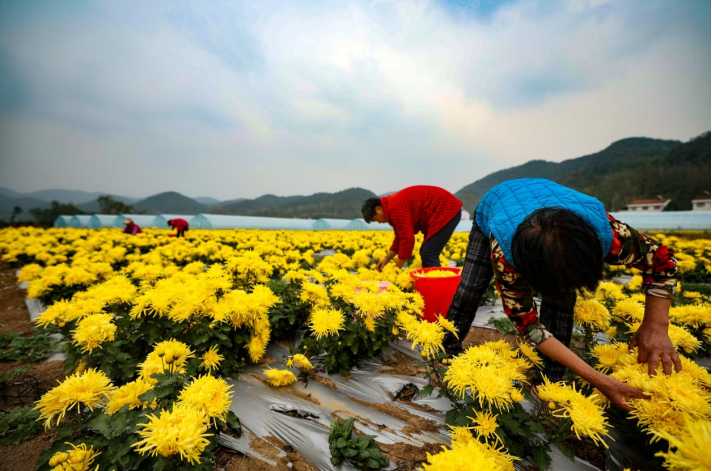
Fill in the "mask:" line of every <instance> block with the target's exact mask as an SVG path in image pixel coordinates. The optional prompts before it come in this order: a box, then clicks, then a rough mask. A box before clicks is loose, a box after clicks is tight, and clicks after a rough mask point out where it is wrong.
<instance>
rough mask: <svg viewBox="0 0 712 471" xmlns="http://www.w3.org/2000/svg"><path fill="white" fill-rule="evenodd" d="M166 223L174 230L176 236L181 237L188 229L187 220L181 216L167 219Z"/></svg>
mask: <svg viewBox="0 0 712 471" xmlns="http://www.w3.org/2000/svg"><path fill="white" fill-rule="evenodd" d="M168 225H169V226H170V227H172V228H173V229H175V230H176V237H183V236H184V235H185V231H187V230H188V221H186V220H185V219H183V218H174V219H169V220H168Z"/></svg>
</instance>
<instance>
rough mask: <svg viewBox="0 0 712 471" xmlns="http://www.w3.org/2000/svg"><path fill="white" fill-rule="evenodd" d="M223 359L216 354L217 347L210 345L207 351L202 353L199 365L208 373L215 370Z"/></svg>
mask: <svg viewBox="0 0 712 471" xmlns="http://www.w3.org/2000/svg"><path fill="white" fill-rule="evenodd" d="M223 359H224V358H223V356H222V355H221V354H220V353H219V352H218V347H216V346H215V345H212V346H211V347H210V348H209V349H208V351H206V352H205V353H203V357H202V360H203V361H202V362H201V363H200V367H201V368H203V369H204V370H208V371H213V370H217V369H218V368H219V367H220V363H221V362H222V361H223Z"/></svg>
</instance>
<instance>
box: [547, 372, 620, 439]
mask: <svg viewBox="0 0 712 471" xmlns="http://www.w3.org/2000/svg"><path fill="white" fill-rule="evenodd" d="M537 394H538V395H539V398H540V399H541V400H542V401H545V402H551V403H554V404H555V406H554V409H553V410H552V415H554V416H555V417H561V418H569V419H571V430H572V431H573V432H574V433H575V434H576V436H577V437H578V438H579V439H580V438H581V437H582V436H584V437H588V438H590V439H592V440H593V441H594V442H596V443H600V444H601V445H603V446H605V447H608V445H607V444H606V442H605V440H604V437H607V436H608V429H609V427H610V426H609V424H608V422H607V420H606V416H605V413H604V410H603V406H602V403H603V400H602V399H601V397H600V396H598V394H596V393H594V394H592V395H590V396H588V397H586V396H584V395H583V394H581V393H580V392H578V391H576V386H575V385H573V384H572V385H571V386H568V385H566V384H564V383H551V382H549V380H548V379H546V378H545V379H544V384H542V385H540V386H539V387H538V388H537Z"/></svg>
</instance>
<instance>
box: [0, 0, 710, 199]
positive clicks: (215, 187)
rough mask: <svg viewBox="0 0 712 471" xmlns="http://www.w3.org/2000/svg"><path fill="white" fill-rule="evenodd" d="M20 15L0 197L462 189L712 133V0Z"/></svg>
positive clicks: (5, 112)
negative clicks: (545, 163) (495, 175)
mask: <svg viewBox="0 0 712 471" xmlns="http://www.w3.org/2000/svg"><path fill="white" fill-rule="evenodd" d="M14 8H15V9H14V10H13V11H12V15H5V17H6V18H11V20H7V19H6V20H5V23H0V26H2V28H0V71H3V72H4V71H7V72H8V73H7V74H4V73H3V74H2V78H0V143H1V144H0V185H8V186H12V187H15V188H18V189H27V190H30V189H38V188H46V187H57V186H66V187H69V186H71V187H76V188H83V189H90V190H101V191H111V192H114V193H125V194H131V195H146V194H150V193H154V192H157V191H162V190H168V189H176V190H178V191H182V192H185V193H188V194H192V195H195V194H207V195H214V196H217V197H224V198H228V197H236V196H256V195H258V194H262V193H267V192H269V193H277V194H293V193H310V192H316V191H330V190H338V189H342V188H345V187H350V186H363V187H367V188H370V189H373V190H374V191H376V192H379V193H381V192H385V191H388V190H392V189H395V188H397V187H400V186H404V185H408V184H415V183H431V184H438V185H441V186H444V187H446V188H448V189H450V190H453V191H455V190H457V189H459V188H460V187H461V186H463V185H464V184H467V183H469V182H471V181H474V180H475V179H477V178H480V177H482V176H484V175H485V174H487V173H489V172H491V171H494V170H497V169H499V168H502V167H505V166H509V165H514V164H518V163H522V162H524V161H526V160H529V159H532V158H547V159H553V160H561V159H564V158H571V157H575V156H578V155H582V154H585V153H589V152H593V151H596V150H598V149H600V148H602V147H604V146H605V145H607V144H608V143H610V142H611V141H613V140H615V139H618V138H622V137H628V136H631V135H648V136H652V137H663V138H676V139H686V138H689V137H691V136H693V135H695V134H697V133H699V132H702V131H704V130H705V129H706V128H708V127H709V121H710V111H709V102H710V96H709V90H710V74H709V57H710V51H709V5H705V4H703V3H702V2H700V3H695V2H683V4H679V5H673V4H671V3H669V2H662V1H660V2H656V1H645V2H642V1H641V2H612V1H611V2H608V1H603V0H597V1H593V0H590V1H573V0H572V1H560V2H551V1H543V0H542V1H530V0H523V1H516V2H515V1H507V2H502V3H499V2H491V1H486V2H472V3H468V2H461V1H455V2H448V3H439V2H438V3H436V2H434V1H426V0H420V1H414V2H396V1H390V0H374V1H371V2H356V1H351V2H349V1H346V2H341V1H340V2H333V1H323V2H310V3H308V4H302V3H299V4H297V3H294V2H276V1H270V0H266V1H262V2H232V1H215V2H211V4H210V8H207V7H206V6H205V5H204V4H198V3H194V2H188V1H184V2H175V1H156V2H116V3H113V2H107V3H104V2H96V3H90V4H89V5H88V6H85V7H77V6H74V7H72V10H71V11H67V10H66V9H60V8H58V7H57V6H56V5H55V6H54V7H53V8H48V9H46V10H37V9H33V10H27V11H25V10H22V8H18V7H14ZM2 16H3V15H2V14H0V17H2Z"/></svg>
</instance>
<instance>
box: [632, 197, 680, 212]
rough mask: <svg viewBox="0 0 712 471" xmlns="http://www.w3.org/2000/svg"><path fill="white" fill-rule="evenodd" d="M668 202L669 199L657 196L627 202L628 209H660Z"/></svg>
mask: <svg viewBox="0 0 712 471" xmlns="http://www.w3.org/2000/svg"><path fill="white" fill-rule="evenodd" d="M668 204H670V200H669V199H667V200H666V199H663V197H662V196H658V197H657V198H654V199H637V200H633V201H631V202H630V203H628V205H627V206H628V211H662V210H664V209H665V207H666V206H667V205H668Z"/></svg>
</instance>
